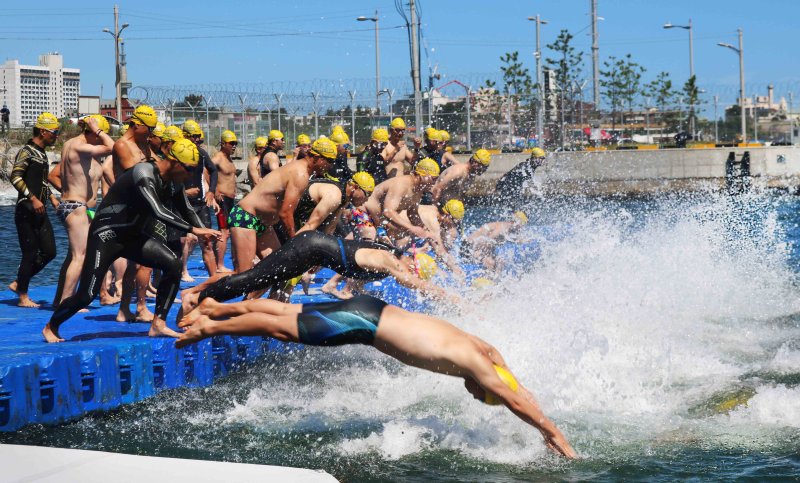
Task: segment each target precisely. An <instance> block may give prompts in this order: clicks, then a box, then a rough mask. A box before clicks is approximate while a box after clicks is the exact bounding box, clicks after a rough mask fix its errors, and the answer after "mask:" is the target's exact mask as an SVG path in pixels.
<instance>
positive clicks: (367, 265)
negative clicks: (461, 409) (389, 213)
mask: <svg viewBox="0 0 800 483" xmlns="http://www.w3.org/2000/svg"><path fill="white" fill-rule="evenodd" d="M316 266H323V267H327V268H330V269H332V270H334V271H336V272H337V273H339V274H341V275H344V276H346V277H352V278H356V279H359V280H366V281H374V280H380V279H382V278H385V277H387V276H389V275H391V276H393V277H395V278H396V279H397V282H398V283H399V284H401V285H403V286H405V287H409V288H414V289H418V290H420V291H422V292H423V293H426V294H429V295H431V296H433V297H437V298H441V299H446V300H450V301H452V302H453V303H455V304H459V303H461V302H462V300H461V298H460V297H457V296H455V295H450V294H448V293H447V292H445V291H444V290H443V289H441V288H440V287H437V286H435V285H433V284H431V283H430V282H428V281H426V280H425V279H426V278H430V277H431V276H432V275H433V273H434V272H435V271H436V262H435V261H434V260H433V259H432V258H431V257H430V256H428V255H426V254H422V253H420V254H417V255H416V257H415V258H413V259H412V258H411V257H405V256H403V254H402V252H399V251H397V250H396V249H393V248H391V247H388V246H386V245H382V244H380V243H375V242H368V241H359V240H345V239H342V238H336V237H335V236H332V235H326V234H325V233H322V232H319V231H316V230H312V231H306V232H303V233H301V234H299V235H297V236H296V237H294V238H291V239H289V241H288V242H286V243H285V244H284V245H283V246H282V247H281V248H279V249H278V250H276V251H275V252H273V253H272V254H270V255H269V256H267V257H265V258H264V259H263V260H261V261H260V262H258V264H256V266H255V267H253V268H252V269H250V270H247V271H245V272H242V273H239V274H235V275H230V276H226V277H224V278H218V279H216V280H215V281H213V282H212V279H209V280H208V281H207V282H204V283H202V284H200V285H198V286H197V287H193V288H190V289H187V290H184V291H183V293H182V294H181V299H182V304H183V311H184V313H185V312H187V311H188V310H191V309H192V308H194V307H195V306H196V305H197V304H198V302H201V301H203V300H204V299H206V298H212V299H215V300H221V301H224V300H230V299H232V298H234V297H237V296H242V295H244V294H247V293H250V292H254V291H256V290H263V289H266V288H267V287H269V286H271V285H273V284H276V283H279V282H283V281H286V280H289V279H292V278H294V277H297V276H300V275H302V274H303V273H305V272H306V271H308V270H309V269H311V268H313V267H316Z"/></svg>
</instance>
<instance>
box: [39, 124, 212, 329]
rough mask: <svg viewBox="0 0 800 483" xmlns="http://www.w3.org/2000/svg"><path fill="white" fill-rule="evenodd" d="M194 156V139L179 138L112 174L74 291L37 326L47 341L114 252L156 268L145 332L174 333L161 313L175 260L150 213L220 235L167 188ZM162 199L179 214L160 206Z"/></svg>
mask: <svg viewBox="0 0 800 483" xmlns="http://www.w3.org/2000/svg"><path fill="white" fill-rule="evenodd" d="M199 161H200V154H199V153H198V151H197V147H196V146H195V145H194V143H192V142H191V141H189V140H187V139H181V140H179V141H176V142H175V144H173V146H172V148H171V149H170V151H169V154H168V156H167V157H166V159H157V160H156V161H155V162H152V161H148V162H144V163H138V164H136V165H135V166H134V167H133V168H131V169H129V170H128V171H126V172H124V173H123V174H122V175H121V176H119V177H118V178H117V180H116V182H115V183H114V186H112V187H111V189H109V190H108V193H107V194H106V196H105V197H104V198H103V202H102V203H101V204H100V206H99V207H98V209H97V213H96V214H95V217H94V220H92V224H91V226H90V227H89V239H88V241H87V244H86V258H85V260H84V263H83V270H82V271H81V279H80V283H79V285H78V291H77V293H76V294H75V295H74V296H72V297H70V298H68V299H66V300H64V301H63V302H61V304H60V305H59V307H58V309H57V310H56V311H55V312H54V313H53V316H52V317H51V318H50V321H49V322H48V323H47V325H46V326H45V327H44V329H43V330H42V335H44V338H45V339H46V340H47V342H63V340H64V339H62V338H61V336H60V335H59V333H58V330H59V327H60V326H61V324H62V323H63V322H64V321H66V320H67V319H69V318H70V317H72V316H73V315H74V314H75V313H76V312H77V311H78V310H80V309H82V308H84V307H86V306H87V305H89V304H90V303H91V302H92V300H94V298H95V297H96V296H97V293H98V291H99V289H100V284H101V283H102V280H103V277H104V275H105V273H106V271H107V270H108V268H109V267H110V266H111V264H112V263H113V262H114V260H116V259H117V258H120V257H125V258H127V259H129V260H132V261H135V262H137V263H140V264H142V265H145V266H148V267H152V268H156V269H160V270H162V276H161V280H160V282H159V284H158V288H157V295H156V313H155V317H154V318H153V321H152V323H151V325H150V332H149V335H151V336H171V337H177V336H178V334H177V333H176V332H175V331H173V330H172V329H170V328H168V327H167V324H166V317H167V313H168V312H169V309H170V307H171V306H172V302H173V301H174V300H175V295H176V294H177V293H178V287H179V285H180V276H181V262H180V259H179V258H178V257H177V256H176V255H175V254H174V253H173V252H172V251H171V250H170V249H169V248H167V246H166V245H165V244H164V241H163V238H160V237H154V236H153V234H152V233H151V227H152V222H151V217H152V218H155V219H156V220H158V221H160V222H162V223H164V224H165V225H166V226H170V227H173V228H176V229H178V230H181V231H184V232H189V231H191V233H193V234H194V235H195V236H197V237H199V238H203V239H204V240H207V241H210V240H211V239H214V238H217V239H218V238H219V237H220V233H219V232H218V231H216V230H212V229H210V228H205V227H203V224H202V222H201V221H200V219H199V218H198V216H197V214H196V213H195V212H194V210H192V209H191V207H190V206H189V202H188V200H187V198H186V195H185V192H184V191H183V190H180V189H178V190H173V189H171V188H172V187H171V182H174V183H176V184H180V183H181V182H183V181H184V180H186V178H187V177H188V172H187V169H186V168H187V167H193V166H197V165H198V164H199ZM168 200H171V201H172V203H173V204H174V206H175V208H177V209H178V211H180V212H181V215H182V216H183V217H184V218H181V217H179V216H177V215H175V214H174V213H172V212H171V211H169V210H168V209H166V208H165V206H164V203H165V202H167V201H168Z"/></svg>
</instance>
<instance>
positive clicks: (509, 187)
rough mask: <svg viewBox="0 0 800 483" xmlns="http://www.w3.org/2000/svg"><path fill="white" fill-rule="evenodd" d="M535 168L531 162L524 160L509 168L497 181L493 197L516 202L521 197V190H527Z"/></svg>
mask: <svg viewBox="0 0 800 483" xmlns="http://www.w3.org/2000/svg"><path fill="white" fill-rule="evenodd" d="M537 167H538V166H536V165H535V164H534V161H533V160H530V159H526V160H525V161H523V162H521V163H519V164H518V165H516V166H514V167H513V168H511V170H510V171H509V172H507V173H506V174H504V175H503V176H502V177H501V178H500V179H499V180H498V181H497V184H496V185H495V196H499V197H500V198H507V199H508V200H509V201H513V200H517V199H518V198H519V197H520V196H522V191H523V189H525V188H527V187H528V184H529V183H530V181H531V180H532V179H533V173H534V171H536V168H537Z"/></svg>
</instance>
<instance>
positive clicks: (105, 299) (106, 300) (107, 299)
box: [100, 295, 120, 305]
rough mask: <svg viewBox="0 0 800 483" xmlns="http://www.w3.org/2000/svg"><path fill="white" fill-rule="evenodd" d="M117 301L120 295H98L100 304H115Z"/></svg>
mask: <svg viewBox="0 0 800 483" xmlns="http://www.w3.org/2000/svg"><path fill="white" fill-rule="evenodd" d="M119 301H120V297H115V296H113V295H105V296H103V295H101V296H100V305H116V304H118V303H119Z"/></svg>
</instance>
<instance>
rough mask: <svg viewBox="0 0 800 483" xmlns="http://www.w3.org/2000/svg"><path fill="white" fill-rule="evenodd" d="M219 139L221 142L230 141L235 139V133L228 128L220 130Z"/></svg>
mask: <svg viewBox="0 0 800 483" xmlns="http://www.w3.org/2000/svg"><path fill="white" fill-rule="evenodd" d="M219 140H220V141H221V142H223V143H232V142H234V141H236V133H234V132H233V131H230V130H226V131H222V135H221V136H220V138H219Z"/></svg>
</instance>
